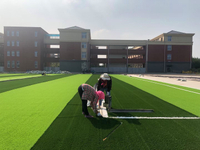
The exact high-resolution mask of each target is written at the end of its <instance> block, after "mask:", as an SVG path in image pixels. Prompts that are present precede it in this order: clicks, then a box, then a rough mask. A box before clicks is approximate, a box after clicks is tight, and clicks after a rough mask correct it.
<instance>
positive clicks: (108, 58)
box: [107, 46, 110, 73]
mask: <svg viewBox="0 0 200 150" xmlns="http://www.w3.org/2000/svg"><path fill="white" fill-rule="evenodd" d="M107 49H108V57H107V59H108V65H107V68H108V73H109V67H110V65H109V63H110V62H109V49H110V47H109V46H107Z"/></svg>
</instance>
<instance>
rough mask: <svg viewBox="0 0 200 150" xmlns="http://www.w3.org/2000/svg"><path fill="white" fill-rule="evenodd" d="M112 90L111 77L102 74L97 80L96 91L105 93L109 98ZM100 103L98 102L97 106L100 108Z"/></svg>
mask: <svg viewBox="0 0 200 150" xmlns="http://www.w3.org/2000/svg"><path fill="white" fill-rule="evenodd" d="M111 88H112V79H111V77H110V76H109V75H108V74H107V73H104V74H102V75H101V76H100V78H99V79H98V83H97V91H99V90H100V91H102V92H104V91H105V92H106V95H109V96H111V94H110V91H111ZM101 103H102V101H101V100H100V101H99V105H100V106H101Z"/></svg>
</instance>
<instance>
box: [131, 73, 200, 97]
mask: <svg viewBox="0 0 200 150" xmlns="http://www.w3.org/2000/svg"><path fill="white" fill-rule="evenodd" d="M135 78H137V79H139V80H142V81H146V82H151V83H155V84H159V85H164V86H168V87H171V88H174V89H178V90H183V91H187V92H191V93H195V94H200V93H198V92H193V91H189V90H185V89H181V88H178V87H174V86H171V85H166V84H162V83H157V82H154V81H152V80H151V79H141V78H138V77H135ZM148 80H151V81H148ZM158 82H160V81H158ZM167 84H170V83H167Z"/></svg>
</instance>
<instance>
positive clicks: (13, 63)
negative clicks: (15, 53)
mask: <svg viewBox="0 0 200 150" xmlns="http://www.w3.org/2000/svg"><path fill="white" fill-rule="evenodd" d="M12 68H15V61H14V60H13V61H12Z"/></svg>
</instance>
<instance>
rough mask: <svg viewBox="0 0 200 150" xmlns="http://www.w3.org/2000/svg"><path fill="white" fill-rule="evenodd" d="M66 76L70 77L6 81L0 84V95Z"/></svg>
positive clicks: (58, 76)
mask: <svg viewBox="0 0 200 150" xmlns="http://www.w3.org/2000/svg"><path fill="white" fill-rule="evenodd" d="M67 76H71V74H70V75H69V74H67V75H62V74H61V75H56V76H41V77H38V78H26V79H21V80H12V81H6V82H0V93H2V92H5V91H9V90H13V89H17V88H22V87H25V86H30V85H33V84H38V83H42V82H47V81H52V80H55V79H59V78H64V77H67Z"/></svg>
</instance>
